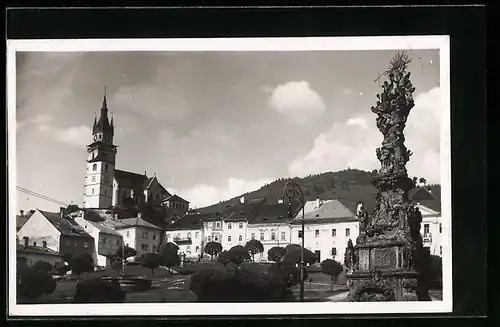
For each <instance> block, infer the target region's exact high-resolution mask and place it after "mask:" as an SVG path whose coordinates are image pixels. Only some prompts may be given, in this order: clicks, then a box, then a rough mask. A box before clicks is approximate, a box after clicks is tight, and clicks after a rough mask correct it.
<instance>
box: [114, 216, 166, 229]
mask: <svg viewBox="0 0 500 327" xmlns="http://www.w3.org/2000/svg"><path fill="white" fill-rule="evenodd" d="M132 227H145V228H151V229H158V230H161V228H160V227H158V226H156V225H153V224H151V223H150V222H147V221H145V220H144V219H142V218H139V217H136V218H125V219H120V220H119V222H118V223H117V224H116V225H115V228H116V229H123V228H132Z"/></svg>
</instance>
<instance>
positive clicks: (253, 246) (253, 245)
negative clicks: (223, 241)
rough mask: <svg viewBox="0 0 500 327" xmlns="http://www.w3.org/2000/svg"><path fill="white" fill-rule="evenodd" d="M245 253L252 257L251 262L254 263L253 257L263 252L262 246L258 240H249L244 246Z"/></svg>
mask: <svg viewBox="0 0 500 327" xmlns="http://www.w3.org/2000/svg"><path fill="white" fill-rule="evenodd" d="M245 248H246V249H247V251H248V252H249V253H250V254H251V255H252V261H253V262H255V255H256V254H257V253H262V252H264V245H262V243H261V242H260V241H259V240H250V241H248V242H247V244H246V245H245Z"/></svg>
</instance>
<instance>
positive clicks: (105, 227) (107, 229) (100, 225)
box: [88, 220, 121, 236]
mask: <svg viewBox="0 0 500 327" xmlns="http://www.w3.org/2000/svg"><path fill="white" fill-rule="evenodd" d="M88 223H89V224H91V225H92V226H94V227H95V228H97V229H98V230H99V232H101V233H104V234H109V235H115V236H121V235H120V234H118V233H117V232H116V231H115V230H114V229H113V227H112V226H111V225H110V224H106V223H104V222H95V221H90V220H88Z"/></svg>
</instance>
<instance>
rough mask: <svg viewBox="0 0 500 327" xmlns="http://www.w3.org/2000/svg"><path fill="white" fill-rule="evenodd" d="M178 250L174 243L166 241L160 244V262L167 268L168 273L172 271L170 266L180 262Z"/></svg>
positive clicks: (177, 264)
mask: <svg viewBox="0 0 500 327" xmlns="http://www.w3.org/2000/svg"><path fill="white" fill-rule="evenodd" d="M178 251H179V247H178V246H177V245H176V244H174V243H170V242H167V243H163V244H162V245H161V246H160V262H161V264H163V265H165V267H167V268H168V269H169V273H172V272H171V271H170V269H171V268H172V267H177V266H179V265H180V263H181V257H180V256H179V254H178V253H177V252H178Z"/></svg>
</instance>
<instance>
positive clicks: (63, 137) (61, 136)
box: [38, 124, 92, 146]
mask: <svg viewBox="0 0 500 327" xmlns="http://www.w3.org/2000/svg"><path fill="white" fill-rule="evenodd" d="M38 129H39V130H40V131H41V132H44V133H46V134H47V135H49V136H51V137H52V138H53V139H54V140H55V141H57V142H60V143H65V144H69V145H76V146H82V145H86V144H87V143H88V141H89V138H90V136H91V135H92V131H91V130H90V128H89V127H87V126H84V125H80V126H71V127H67V128H60V127H57V126H54V125H47V124H41V125H40V126H39V128H38Z"/></svg>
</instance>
